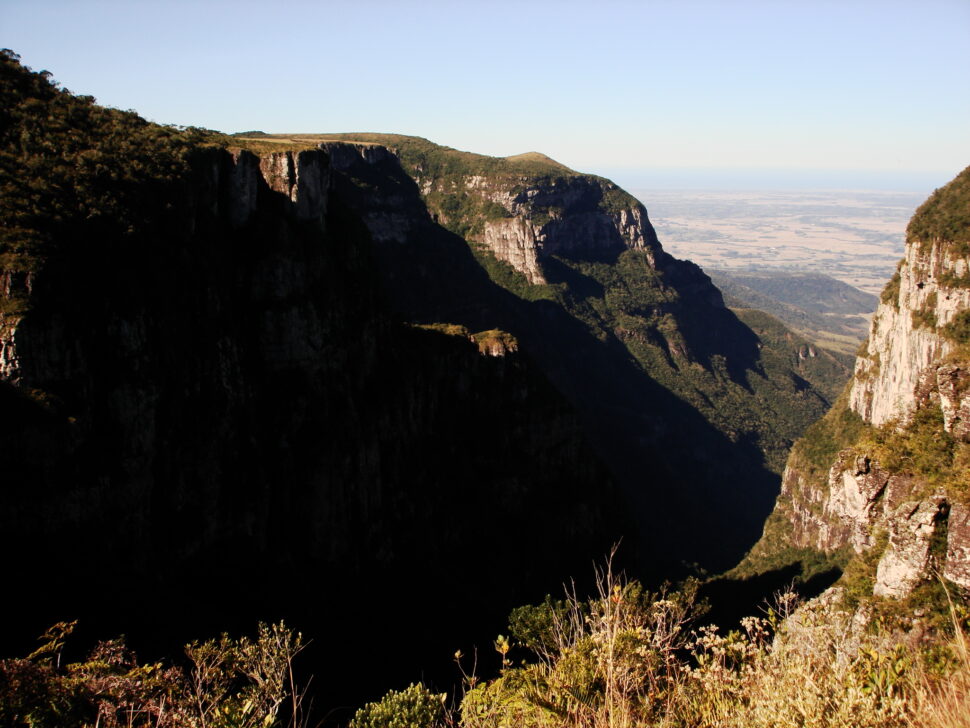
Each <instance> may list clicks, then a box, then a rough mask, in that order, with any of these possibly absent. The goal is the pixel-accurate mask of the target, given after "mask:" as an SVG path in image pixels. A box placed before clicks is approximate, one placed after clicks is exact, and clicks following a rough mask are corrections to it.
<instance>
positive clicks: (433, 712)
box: [350, 684, 445, 728]
mask: <svg viewBox="0 0 970 728" xmlns="http://www.w3.org/2000/svg"><path fill="white" fill-rule="evenodd" d="M444 700H445V696H444V695H435V694H434V693H432V692H431V691H430V690H428V689H427V688H426V687H425V686H424V685H414V684H412V685H409V686H408V687H407V688H405V689H404V690H400V691H398V690H391V691H390V692H388V693H387V694H386V695H385V696H384V697H383V698H381V699H380V700H378V701H377V702H375V703H368V704H367V705H365V706H364V707H363V708H361V709H360V710H358V711H357V712H356V713H355V714H354V719H353V720H352V721H350V728H435V727H436V726H441V725H443V724H444V720H445V708H444Z"/></svg>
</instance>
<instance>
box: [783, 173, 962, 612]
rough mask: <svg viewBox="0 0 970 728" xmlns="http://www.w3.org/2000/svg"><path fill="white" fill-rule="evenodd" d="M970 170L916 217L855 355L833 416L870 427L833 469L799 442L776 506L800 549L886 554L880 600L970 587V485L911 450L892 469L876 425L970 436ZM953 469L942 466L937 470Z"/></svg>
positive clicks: (880, 567)
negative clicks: (969, 331)
mask: <svg viewBox="0 0 970 728" xmlns="http://www.w3.org/2000/svg"><path fill="white" fill-rule="evenodd" d="M968 177H970V170H965V171H964V172H963V173H961V175H959V176H958V177H957V179H956V180H954V181H953V182H951V183H950V184H949V185H947V186H946V187H945V188H943V189H942V190H940V191H938V192H937V193H935V194H934V196H933V197H932V198H931V199H930V200H929V201H927V203H926V204H925V205H924V206H923V207H921V208H920V210H919V211H917V214H916V215H915V216H914V218H913V222H911V224H910V231H909V240H908V242H907V245H906V250H905V256H904V258H903V259H902V260H901V261H900V263H899V268H898V271H897V274H896V275H895V276H894V278H893V280H892V281H891V282H890V283H889V285H887V287H886V289H885V291H884V292H883V295H882V301H881V303H880V305H879V307H878V309H877V311H876V313H875V315H874V317H873V320H872V324H871V328H870V333H869V338H868V340H867V342H866V344H865V346H864V347H863V349H862V350H861V351H860V354H859V356H858V358H857V360H856V365H855V374H854V377H853V379H852V380H851V383H850V385H849V387H848V391H847V393H846V395H845V402H846V404H845V405H844V408H843V409H840V410H836V411H833V413H830V417H832V418H836V419H837V418H841V421H843V422H847V421H849V420H850V419H851V418H852V416H854V415H858V417H859V418H861V421H862V422H861V425H862V426H861V427H860V428H858V429H857V431H858V430H861V433H862V434H860V435H858V436H856V439H855V441H852V440H851V438H850V439H848V440H843V441H842V442H840V443H839V447H842V448H846V449H842V450H841V451H840V452H839V453H838V455H837V457H836V459H835V461H834V463H832V464H831V466H829V467H828V469H827V472H826V471H825V470H822V469H821V467H820V466H822V465H823V463H822V462H812V461H811V457H810V456H809V455H808V454H807V452H808V450H807V449H805V448H799V446H797V445H796V447H795V450H794V452H793V454H792V457H791V458H790V459H789V462H788V466H787V468H786V471H785V475H784V479H783V486H782V498H780V499H779V502H778V505H777V506H776V510H777V512H778V514H780V515H782V517H783V518H784V520H785V521H786V522H787V523H788V524H789V530H788V531H787V534H786V535H787V538H788V539H789V540H790V543H791V544H792V545H794V546H798V547H805V548H812V549H817V550H819V551H823V552H834V551H836V550H838V549H842V548H845V547H849V548H851V549H852V551H853V552H854V553H856V554H865V553H867V552H869V551H870V550H871V549H873V548H876V547H879V548H880V549H882V550H881V552H880V553H879V554H876V556H878V560H876V561H873V562H872V563H876V564H877V565H876V570H875V574H874V575H873V593H874V594H875V595H876V596H881V597H891V598H896V599H899V598H903V597H906V596H907V595H909V594H911V593H912V591H913V589H914V588H916V586H918V585H919V584H920V583H923V582H925V581H927V580H929V579H933V578H936V575H937V574H942V575H943V576H944V577H945V578H946V579H949V580H950V581H952V582H954V583H956V584H958V585H960V586H963V587H970V513H968V510H967V506H966V503H965V502H964V501H965V496H964V495H962V494H963V493H964V492H965V488H966V484H965V483H963V482H962V481H961V482H949V481H945V482H941V478H940V475H939V473H937V472H934V471H935V469H934V468H933V467H932V464H930V465H929V466H927V465H926V464H925V463H924V464H923V465H922V466H921V467H922V470H919V469H916V468H915V466H913V465H912V464H911V463H912V459H913V458H912V457H910V456H903V457H898V458H895V462H894V464H893V465H892V469H890V468H889V467H887V466H886V464H885V463H880V462H879V459H878V456H877V453H878V452H879V447H878V446H877V445H876V444H875V442H874V439H873V438H874V435H873V434H872V433H873V430H872V428H876V427H882V428H884V437H885V433H886V432H890V433H893V432H894V433H896V434H897V435H906V436H919V437H924V438H929V440H923V441H922V442H929V441H933V442H942V441H945V442H951V443H952V442H955V443H956V445H955V446H954V447H960V446H962V444H963V443H967V442H970V363H968V354H967V345H966V340H965V339H966V337H965V333H964V329H965V327H966V322H967V316H968V312H970V254H968V252H967V251H968V245H967V244H966V242H959V241H966V240H967V237H968V235H970V230H968V227H970V222H968V221H970V211H968V210H967V209H966V200H965V194H964V193H963V192H962V191H961V190H963V189H965V186H966V184H967V178H968ZM961 185H962V186H961ZM927 225H929V226H930V227H931V228H932V229H939V230H943V231H945V234H939V235H924V236H923V237H924V238H925V239H921V238H920V236H918V235H916V234H915V233H914V232H913V231H914V230H917V231H919V230H925V229H927V227H926V226H927ZM934 226H935V227H934ZM853 413H854V415H853ZM934 418H940V419H939V420H937V419H934ZM831 421H832V422H834V421H835V420H834V419H832V420H831ZM937 422H938V423H939V424H937ZM822 424H823V425H824V424H825V422H824V421H823V423H822ZM826 427H828V429H826V428H823V429H822V430H820V431H821V432H827V433H828V435H821V436H820V437H822V438H823V439H824V437H827V436H828V437H832V436H834V435H833V432H836V431H837V430H835V429H832V427H831V426H830V425H829V426H826ZM885 428H888V430H887V429H885ZM919 428H921V429H919ZM914 433H915V434H914ZM951 438H952V439H951ZM876 439H878V438H876ZM917 442H920V441H917ZM815 444H816V445H817V444H818V441H816V442H815ZM917 447H919V445H917ZM883 454H886V453H885V451H883ZM816 459H817V458H816ZM889 459H890V460H893V458H892V457H890V458H889ZM949 467H951V464H950V463H944V462H941V463H940V466H939V470H940V472H945V471H946V468H949ZM822 473H825V476H824V478H823V477H821V476H822ZM947 477H949V476H947ZM953 477H956V478H958V479H959V478H961V477H962V476H960V475H956V476H953ZM944 545H945V548H944Z"/></svg>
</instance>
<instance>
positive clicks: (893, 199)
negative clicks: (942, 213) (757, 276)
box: [632, 189, 926, 294]
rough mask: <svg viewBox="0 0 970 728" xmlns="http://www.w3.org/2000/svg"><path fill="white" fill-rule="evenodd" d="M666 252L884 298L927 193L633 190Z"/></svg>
mask: <svg viewBox="0 0 970 728" xmlns="http://www.w3.org/2000/svg"><path fill="white" fill-rule="evenodd" d="M632 192H633V194H634V195H636V196H637V197H638V198H639V199H640V200H641V201H642V202H643V203H644V205H646V207H647V210H648V212H649V214H650V219H651V221H652V222H653V225H654V227H655V228H656V229H657V234H658V236H659V237H660V242H661V243H662V244H663V246H664V249H665V250H667V251H668V252H669V253H671V254H672V255H674V256H676V257H678V258H688V259H690V260H692V261H694V262H695V263H697V264H698V265H700V266H701V267H702V268H719V269H722V270H725V271H745V272H750V271H758V272H771V271H778V272H782V271H795V272H809V273H824V274H826V275H829V276H832V277H833V278H836V279H838V280H840V281H843V282H845V283H848V284H849V285H852V286H855V287H857V288H859V289H861V290H863V291H866V292H868V293H874V294H878V293H879V292H880V291H881V290H882V288H883V286H884V285H885V284H886V282H887V281H888V280H889V278H890V277H891V276H892V273H893V270H894V269H895V266H896V263H897V262H898V261H899V259H900V258H901V257H902V255H903V245H904V241H905V233H906V224H907V222H908V221H909V218H910V216H912V214H913V212H914V211H915V209H916V208H917V207H918V206H919V204H920V203H921V202H922V201H923V200H924V199H925V198H926V193H916V192H888V191H846V190H811V191H806V192H798V191H790V190H784V191H777V190H773V191H753V192H744V191H737V190H731V191H726V190H713V191H702V190H657V189H634V190H632Z"/></svg>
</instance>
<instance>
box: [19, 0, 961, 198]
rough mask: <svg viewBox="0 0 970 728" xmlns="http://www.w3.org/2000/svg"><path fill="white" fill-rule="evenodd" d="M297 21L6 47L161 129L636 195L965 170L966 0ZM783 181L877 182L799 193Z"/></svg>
mask: <svg viewBox="0 0 970 728" xmlns="http://www.w3.org/2000/svg"><path fill="white" fill-rule="evenodd" d="M285 10H286V12H285V13H279V12H274V13H272V14H271V13H269V12H268V6H266V5H265V4H262V3H257V2H254V1H253V0H237V1H236V2H231V3H230V2H228V1H227V0H198V1H197V2H191V3H189V2H183V1H182V0H169V1H168V2H161V1H160V0H144V1H143V2H136V3H132V2H121V1H120V0H90V1H88V2H70V1H69V0H48V2H44V3H37V2H35V1H34V0H29V1H28V0H5V1H4V2H3V3H0V46H3V47H7V48H10V49H11V50H13V51H14V52H16V53H18V54H20V56H21V58H22V60H23V63H24V64H25V65H27V66H29V67H31V68H33V69H34V70H38V71H39V70H43V69H46V70H49V71H50V72H51V73H52V74H53V77H54V78H55V79H57V80H58V81H59V82H61V83H62V84H63V85H64V87H66V88H68V89H70V90H72V91H74V92H75V93H79V94H86V95H91V96H94V97H95V98H97V99H98V101H99V102H100V103H102V104H105V105H108V106H114V107H117V108H122V109H134V110H135V111H137V112H138V113H139V114H141V115H142V116H144V117H145V118H147V119H149V120H152V121H157V122H160V123H166V124H180V125H192V126H202V127H207V128H210V129H218V130H220V131H225V132H229V133H232V132H238V131H243V130H248V129H261V130H263V131H266V132H270V133H274V132H294V131H304V132H309V131H318V132H325V131H328V130H334V129H343V130H347V131H360V130H366V129H370V130H384V131H391V132H395V133H400V134H411V135H417V136H422V137H425V138H428V139H431V140H432V141H435V142H437V143H439V144H443V145H446V146H450V147H455V148H458V149H465V150H469V151H474V152H478V153H481V154H489V155H494V156H509V155H513V154H518V153H521V152H525V151H530V150H536V151H541V152H543V153H545V154H547V155H549V156H550V157H553V158H554V159H556V160H558V161H560V162H562V163H563V164H566V165H567V166H569V167H572V168H573V169H577V170H581V171H588V172H595V173H598V174H605V175H606V176H610V177H612V178H615V179H616V181H617V182H618V183H620V184H622V185H624V186H640V187H643V186H644V185H645V184H662V185H664V186H669V185H670V184H690V185H691V186H694V185H697V184H701V185H710V184H732V185H737V184H739V182H738V179H735V178H740V179H741V182H742V183H744V184H755V185H757V186H763V185H771V184H784V185H791V184H804V182H802V181H801V180H799V179H798V178H805V177H806V176H811V177H813V178H814V179H813V180H812V181H811V185H825V186H829V187H830V186H831V185H846V184H848V185H851V186H857V185H859V184H864V185H865V186H872V185H879V186H881V185H882V182H881V179H882V177H885V178H886V179H888V180H896V181H892V182H891V185H893V186H895V185H898V184H903V183H904V184H905V186H906V187H907V188H910V187H912V186H913V185H915V188H916V189H920V188H924V189H926V190H927V191H931V190H932V189H933V188H934V187H937V186H940V185H942V184H944V183H945V182H946V181H948V180H949V179H950V178H952V176H953V175H954V174H956V172H957V171H959V170H960V169H962V168H963V167H964V166H966V165H967V164H968V163H970V134H968V132H967V130H968V129H970V94H967V93H965V89H966V78H965V76H966V69H967V68H970V3H967V2H966V1H965V0H925V1H924V2H921V3H918V4H917V3H912V2H906V1H904V0H882V1H880V2H876V1H875V0H858V1H855V2H849V3H839V2H833V1H830V0H820V2H817V3H779V2H771V1H769V0H739V1H738V2H733V3H723V2H715V1H714V0H680V1H679V2H673V1H672V0H671V1H667V0H656V1H654V2H649V3H644V2H631V1H627V0H604V2H601V3H598V4H595V5H593V4H590V3H585V2H579V1H578V0H557V2H551V1H549V0H536V2H533V3H529V4H521V3H513V2H510V1H507V0H493V1H492V2H488V3H475V2H469V3H454V2H444V1H443V0H437V1H436V0H425V1H424V2H420V3H419V2H413V1H410V0H399V1H398V2H389V1H387V0H356V1H355V2H350V1H349V0H324V1H320V2H309V1H306V2H304V1H301V0H294V2H291V3H289V4H287V6H286V8H285ZM744 169H749V170H759V171H758V172H757V173H756V174H739V173H738V172H737V170H744ZM638 170H640V171H641V172H642V171H643V170H650V174H648V175H643V174H641V172H638ZM671 170H680V172H677V173H676V174H674V173H672V172H670V171H671ZM700 170H719V171H717V172H716V173H715V172H710V173H709V174H706V175H699V174H698V172H699V171H700ZM724 170H736V171H735V172H732V173H725V171H724ZM771 170H776V172H772V171H771ZM777 170H816V171H819V170H873V171H874V172H875V173H873V174H866V175H863V176H859V175H855V176H853V175H851V174H848V175H847V174H842V173H838V174H833V173H830V172H825V173H824V174H812V175H806V174H805V173H804V172H803V173H800V174H799V175H797V177H796V178H795V181H794V182H793V181H785V180H786V175H784V174H778V173H777ZM927 170H929V172H930V174H929V175H928V176H920V175H924V173H925V171H927ZM659 171H666V172H665V173H666V174H667V177H666V178H663V177H660V176H659V175H658V172H659ZM681 172H682V173H681ZM703 176H706V177H707V180H713V182H712V181H707V180H705V179H702V178H701V177H703ZM907 176H908V178H907ZM840 177H841V178H844V179H845V180H846V181H844V182H843V181H840V179H839V178H840ZM934 177H935V179H934ZM671 178H673V181H672V182H671V181H669V180H670V179H671ZM787 178H788V179H789V180H790V179H791V175H787ZM907 179H909V181H907ZM643 180H647V182H644V181H643Z"/></svg>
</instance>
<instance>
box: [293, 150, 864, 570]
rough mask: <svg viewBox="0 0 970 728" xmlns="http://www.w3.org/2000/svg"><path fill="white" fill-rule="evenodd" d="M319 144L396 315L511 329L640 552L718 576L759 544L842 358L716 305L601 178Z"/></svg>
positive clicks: (521, 164)
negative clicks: (580, 433)
mask: <svg viewBox="0 0 970 728" xmlns="http://www.w3.org/2000/svg"><path fill="white" fill-rule="evenodd" d="M313 138H314V137H300V141H307V142H308V141H310V140H311V139H313ZM334 138H341V139H342V140H343V145H342V146H340V152H339V153H338V151H337V146H336V142H335V141H334ZM321 143H322V144H323V146H324V148H326V149H329V150H331V156H332V159H333V165H334V180H335V182H334V190H335V194H336V195H337V196H339V197H340V198H341V199H343V200H345V201H346V202H347V204H348V205H350V206H351V208H352V209H354V210H355V212H356V213H357V214H359V215H360V217H361V219H362V220H364V221H365V223H366V224H367V226H368V229H369V231H370V232H371V235H372V236H373V237H374V239H375V241H377V243H378V244H377V245H376V247H375V259H376V263H377V265H378V268H379V269H380V271H381V274H382V279H383V281H384V284H385V287H386V290H387V291H388V293H389V297H390V300H391V301H392V304H393V305H394V306H395V307H396V309H397V310H399V311H400V312H401V315H402V316H403V317H404V318H406V319H408V320H411V321H415V322H418V323H423V324H430V323H432V322H435V321H450V322H455V323H460V324H462V325H464V326H466V327H467V328H468V329H469V330H472V331H474V330H479V329H486V328H492V327H495V326H497V327H498V328H500V329H502V330H505V331H508V332H510V333H511V334H512V335H514V337H515V339H516V341H517V342H518V345H519V346H520V348H521V351H523V352H524V353H526V354H527V355H528V356H530V357H531V358H532V359H533V360H534V361H536V362H537V363H538V364H539V365H540V366H541V367H542V368H543V370H544V371H545V372H546V373H547V375H548V376H549V377H550V379H551V380H552V381H553V382H554V383H555V385H556V386H557V387H558V388H559V390H560V391H561V392H563V394H564V395H565V396H566V397H567V398H568V399H569V400H570V401H571V402H572V403H573V404H574V406H575V407H576V408H577V410H578V411H579V412H580V413H581V414H582V415H583V417H584V421H585V422H586V427H587V429H588V431H589V432H590V433H592V437H593V438H594V441H595V442H596V444H597V447H598V450H599V452H600V453H601V455H602V456H603V458H604V459H605V460H606V462H608V463H610V465H611V466H612V468H613V472H614V473H615V474H616V476H617V478H618V479H619V480H620V482H621V483H623V485H624V488H625V490H626V492H627V494H628V497H630V498H632V499H633V500H635V501H636V503H637V505H636V506H635V507H634V508H633V510H632V513H634V514H635V517H636V518H637V519H638V521H639V522H640V523H641V524H643V525H642V532H644V533H647V534H649V540H650V545H649V547H648V548H645V550H644V557H645V559H647V560H648V561H649V562H652V563H655V564H656V563H658V562H657V557H656V553H665V554H670V555H671V556H673V554H674V553H677V554H678V556H677V557H674V559H676V560H677V561H680V560H682V559H685V558H686V559H688V560H691V561H704V562H706V561H707V560H708V559H710V558H712V555H714V558H715V559H716V560H720V559H722V558H723V559H724V560H723V561H719V564H720V565H722V566H726V565H727V563H726V562H727V561H728V560H729V559H730V557H729V556H728V555H727V554H728V553H730V551H731V550H732V549H735V551H734V552H735V553H738V552H739V551H740V550H742V549H743V548H744V545H743V544H744V542H745V541H748V542H750V539H752V538H754V535H755V533H756V529H757V528H758V526H759V525H760V523H759V520H760V518H761V516H762V515H763V514H765V513H766V512H767V510H768V509H769V507H770V503H771V502H772V501H773V499H774V496H775V494H776V492H777V491H776V489H777V487H778V475H779V474H780V470H781V465H782V463H783V453H784V452H785V451H786V450H787V448H788V446H789V444H790V442H791V440H792V439H793V438H794V437H795V436H797V434H798V433H800V432H801V429H802V428H803V427H804V426H805V425H806V424H807V423H808V422H809V421H810V420H811V419H813V418H814V417H817V416H819V415H820V414H821V413H822V411H823V409H824V407H825V406H826V404H827V400H826V396H825V395H823V394H822V389H823V386H822V380H823V379H827V378H828V377H830V376H831V377H836V378H838V377H842V378H843V379H840V380H839V381H843V380H844V377H845V376H847V371H846V370H845V368H844V367H843V366H842V365H841V364H840V363H839V362H838V361H836V360H835V359H834V358H833V357H831V356H829V355H827V354H825V353H820V352H816V353H817V354H818V355H817V356H815V357H811V356H802V352H807V351H808V349H809V345H808V342H806V341H804V340H803V339H801V338H800V337H797V336H795V335H793V334H791V332H789V331H787V330H785V329H784V327H783V326H782V325H781V324H779V323H778V322H777V321H775V320H774V319H771V317H769V316H765V315H763V314H762V315H758V314H757V312H744V313H738V314H735V313H734V312H732V311H730V310H728V309H727V308H725V306H724V304H723V301H722V299H721V296H720V293H719V291H718V290H717V288H715V287H714V286H713V285H712V284H711V282H710V279H709V278H708V277H707V276H706V275H705V274H704V273H703V271H701V270H700V269H699V268H698V267H697V266H696V265H694V264H692V263H690V262H688V261H680V260H676V259H674V258H673V257H672V256H670V255H668V254H667V253H665V252H664V251H663V249H662V247H661V246H660V243H659V241H657V239H656V236H655V234H654V232H653V229H652V227H651V225H650V223H649V220H648V218H647V216H646V210H645V209H644V208H643V206H642V205H640V203H638V202H637V201H636V200H634V199H633V198H632V197H630V196H629V195H627V194H626V193H625V192H623V191H622V190H619V189H618V188H616V186H615V185H613V184H612V183H610V182H609V181H607V180H603V179H600V178H597V177H593V176H590V175H582V174H578V173H576V172H573V171H572V170H569V169H567V168H565V167H563V166H562V165H558V164H556V163H555V162H553V161H552V160H549V159H548V158H545V157H541V156H540V155H526V156H525V157H513V158H507V159H496V158H491V157H483V156H481V155H475V154H469V153H465V152H459V151H456V150H452V149H447V148H444V147H439V146H437V145H434V144H432V143H431V142H428V141H426V140H422V139H416V138H413V137H400V136H393V135H376V134H348V135H322V136H321ZM384 145H386V147H387V148H390V149H392V153H389V152H388V151H387V149H386V148H385V146H384ZM364 189H366V190H369V191H372V193H371V194H368V195H366V196H364V195H362V194H361V193H360V191H361V190H364ZM389 221H392V224H391V223H389ZM503 241H504V242H503ZM503 246H504V247H503ZM739 316H740V317H741V318H739ZM684 463H689V466H688V467H687V468H686V469H685V468H684ZM773 470H774V472H773ZM725 482H728V483H731V484H732V485H731V486H729V487H725V485H724V484H725ZM685 510H686V511H689V512H690V513H691V514H692V516H691V517H692V520H693V521H694V522H695V523H697V524H701V523H703V524H705V525H704V526H700V525H698V526H697V528H695V529H692V532H691V535H690V537H689V538H687V537H685V535H684V534H683V533H677V529H676V527H675V526H674V524H673V523H672V522H671V521H670V520H669V519H664V518H662V517H660V516H659V514H661V513H665V512H679V511H685ZM759 514H761V515H759ZM715 540H716V542H717V545H716V546H715V545H714V543H713V542H714V541H715ZM728 544H730V545H728ZM718 554H719V555H718ZM678 568H680V566H679V565H678V564H676V563H674V564H670V563H669V562H668V563H666V564H664V565H663V566H658V571H659V570H669V569H678Z"/></svg>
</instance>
